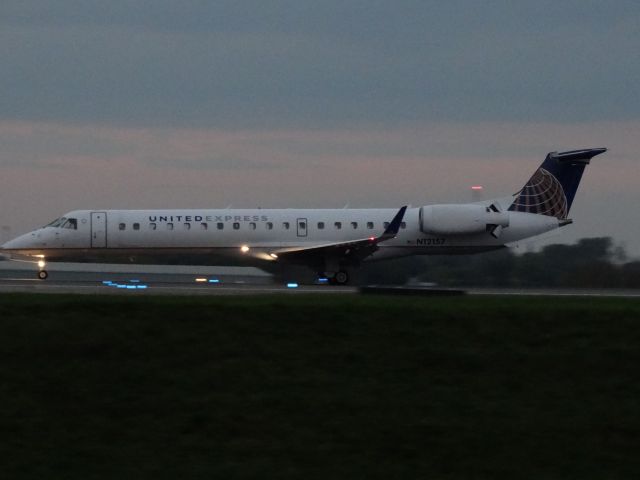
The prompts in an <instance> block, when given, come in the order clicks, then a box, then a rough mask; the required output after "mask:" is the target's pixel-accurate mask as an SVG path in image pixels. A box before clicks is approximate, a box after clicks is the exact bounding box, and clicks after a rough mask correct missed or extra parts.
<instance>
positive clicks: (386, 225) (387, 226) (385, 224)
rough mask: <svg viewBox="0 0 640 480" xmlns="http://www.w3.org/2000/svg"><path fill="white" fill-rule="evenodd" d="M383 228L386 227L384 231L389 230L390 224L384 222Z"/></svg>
mask: <svg viewBox="0 0 640 480" xmlns="http://www.w3.org/2000/svg"><path fill="white" fill-rule="evenodd" d="M382 226H383V227H384V229H385V230H386V229H387V228H389V222H384V223H383V224H382Z"/></svg>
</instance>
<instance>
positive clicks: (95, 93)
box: [0, 0, 640, 129]
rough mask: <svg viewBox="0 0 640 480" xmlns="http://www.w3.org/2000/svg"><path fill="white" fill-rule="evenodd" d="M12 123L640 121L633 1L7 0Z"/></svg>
mask: <svg viewBox="0 0 640 480" xmlns="http://www.w3.org/2000/svg"><path fill="white" fill-rule="evenodd" d="M2 8H3V10H4V11H3V12H2V13H3V15H0V18H1V19H2V20H1V21H2V24H3V28H2V29H1V30H0V61H2V65H3V75H2V76H1V77H0V92H1V93H0V95H2V101H3V102H2V103H3V109H2V115H3V116H4V117H5V118H9V119H14V120H15V119H24V120H34V119H37V120H62V121H66V122H76V123H83V122H91V123H98V122H100V123H110V124H117V125H138V126H150V125H152V126H184V127H194V126H199V127H207V128H222V129H227V128H292V127H301V126H302V127H308V128H331V127H336V126H337V127H345V126H348V127H349V128H353V127H357V126H359V125H360V126H371V125H374V126H376V127H385V126H387V127H389V126H397V125H402V126H406V125H411V124H413V123H426V122H434V121H442V122H467V123H469V122H477V121H486V120H491V121H518V122H544V121H553V122H565V123H566V122H575V121H585V120H586V121H595V120H603V119H604V120H629V119H637V115H638V112H639V111H640V109H639V108H638V107H639V106H640V105H639V102H640V96H638V95H635V94H634V93H635V92H636V90H637V87H636V86H637V84H638V83H639V82H638V80H640V64H638V62H635V58H636V49H637V45H638V44H639V43H640V31H639V30H638V29H637V24H638V21H640V8H638V6H637V3H635V2H616V3H615V4H613V5H608V6H606V8H605V6H604V5H603V4H601V3H600V2H583V1H580V2H562V4H558V2H536V4H532V5H528V6H527V5H512V4H511V3H504V4H501V3H495V4H482V5H479V4H477V3H476V2H471V1H467V2H463V1H460V2H450V4H449V3H448V4H442V3H441V2H437V3H429V2H418V1H409V2H394V3H388V2H366V4H365V3H360V2H349V3H348V4H344V2H334V1H329V2H305V1H298V2H267V3H265V2H257V1H255V2H251V1H249V2H184V3H183V2H156V1H154V2H143V1H140V2H91V1H81V2H79V1H60V2H44V1H42V2H34V1H28V0H25V1H19V2H18V1H9V2H8V3H7V4H6V5H3V7H2Z"/></svg>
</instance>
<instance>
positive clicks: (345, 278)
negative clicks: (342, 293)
mask: <svg viewBox="0 0 640 480" xmlns="http://www.w3.org/2000/svg"><path fill="white" fill-rule="evenodd" d="M333 280H334V281H335V283H336V285H346V284H347V283H349V274H348V273H347V272H345V271H344V270H340V271H339V272H336V274H335V276H334V277H333Z"/></svg>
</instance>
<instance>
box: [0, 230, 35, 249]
mask: <svg viewBox="0 0 640 480" xmlns="http://www.w3.org/2000/svg"><path fill="white" fill-rule="evenodd" d="M36 240H37V235H36V233H35V232H31V233H26V234H24V235H20V236H19V237H17V238H14V239H13V240H9V241H8V242H7V243H5V244H4V245H2V249H3V250H20V249H23V248H29V247H32V246H33V245H34V243H35V241H36Z"/></svg>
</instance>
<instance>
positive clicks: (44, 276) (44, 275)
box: [38, 270, 49, 280]
mask: <svg viewBox="0 0 640 480" xmlns="http://www.w3.org/2000/svg"><path fill="white" fill-rule="evenodd" d="M47 277H49V272H47V271H46V270H40V271H39V272H38V278H39V279H40V280H46V279H47Z"/></svg>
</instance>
